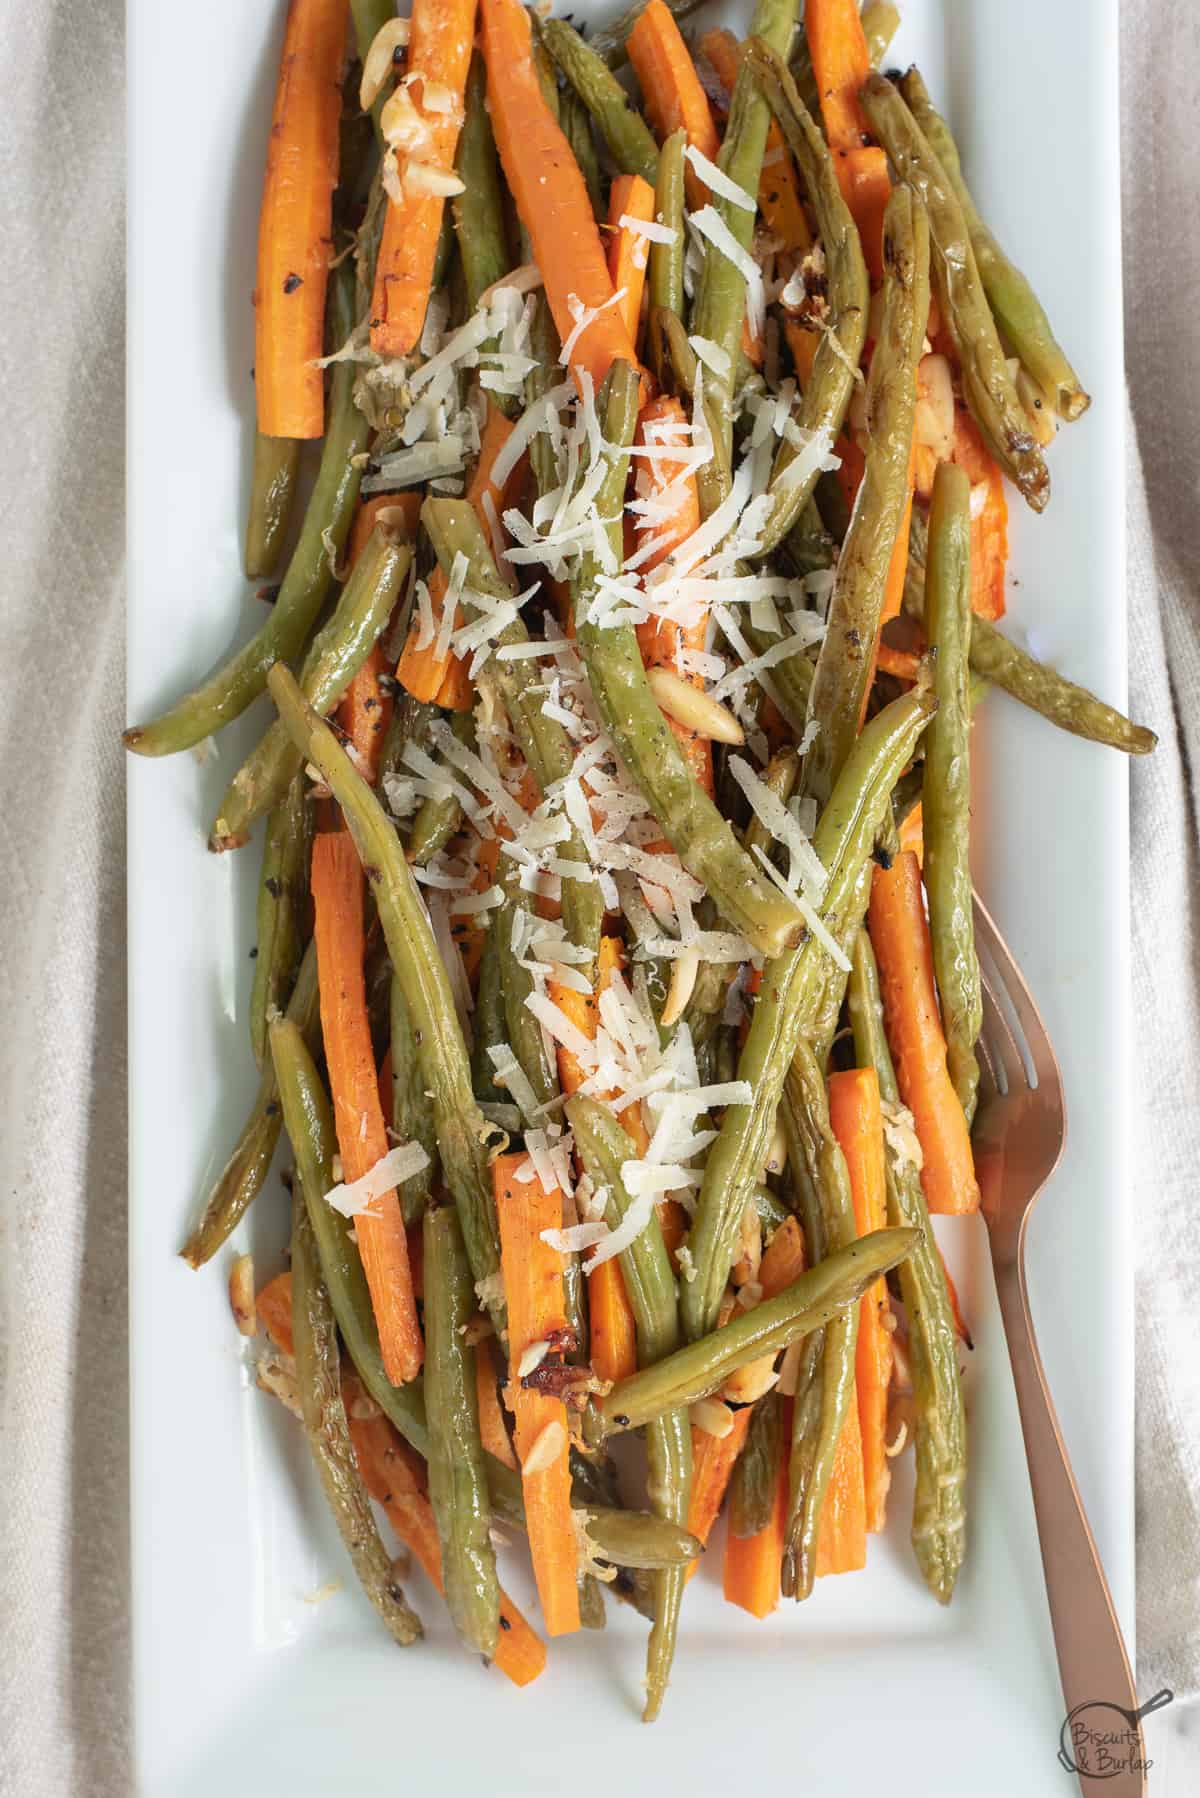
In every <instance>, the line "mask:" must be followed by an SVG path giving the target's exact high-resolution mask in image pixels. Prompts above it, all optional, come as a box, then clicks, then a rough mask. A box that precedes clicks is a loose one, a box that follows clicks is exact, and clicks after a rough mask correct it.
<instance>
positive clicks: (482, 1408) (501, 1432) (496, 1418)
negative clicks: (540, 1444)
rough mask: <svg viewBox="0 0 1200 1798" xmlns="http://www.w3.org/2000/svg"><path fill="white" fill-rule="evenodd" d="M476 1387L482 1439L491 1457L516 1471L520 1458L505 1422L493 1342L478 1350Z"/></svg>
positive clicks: (477, 1346) (476, 1357)
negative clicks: (493, 1355)
mask: <svg viewBox="0 0 1200 1798" xmlns="http://www.w3.org/2000/svg"><path fill="white" fill-rule="evenodd" d="M475 1387H476V1392H477V1395H478V1399H479V1439H480V1441H481V1442H482V1443H483V1446H484V1448H485V1449H486V1450H487V1452H488V1454H489V1455H495V1457H496V1459H497V1461H503V1463H504V1465H505V1466H506V1467H511V1468H512V1470H513V1472H514V1473H515V1472H516V1471H517V1457H516V1455H515V1454H514V1453H513V1445H512V1442H511V1441H510V1439H509V1434H508V1429H507V1427H506V1425H505V1422H504V1407H503V1405H502V1404H501V1403H500V1393H499V1391H498V1389H497V1386H496V1363H495V1361H494V1360H493V1359H492V1344H491V1339H490V1338H488V1337H485V1338H484V1340H483V1341H482V1342H480V1343H477V1344H476V1347H475Z"/></svg>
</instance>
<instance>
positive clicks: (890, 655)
mask: <svg viewBox="0 0 1200 1798" xmlns="http://www.w3.org/2000/svg"><path fill="white" fill-rule="evenodd" d="M875 666H876V667H877V668H878V669H879V671H880V673H881V674H894V675H895V677H896V679H897V680H906V681H915V680H916V678H917V676H918V674H919V673H920V671H921V658H920V656H918V655H917V654H915V652H914V651H913V650H911V649H893V648H892V646H891V644H890V643H881V644H880V645H879V649H878V652H877V654H876V657H875Z"/></svg>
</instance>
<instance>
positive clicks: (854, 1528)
mask: <svg viewBox="0 0 1200 1798" xmlns="http://www.w3.org/2000/svg"><path fill="white" fill-rule="evenodd" d="M866 1564H867V1507H866V1495H865V1489H864V1486H863V1450H862V1431H861V1430H860V1428H859V1423H858V1394H857V1392H851V1394H850V1397H849V1400H848V1402H847V1405H846V1415H845V1417H844V1418H843V1419H842V1428H841V1433H840V1435H839V1436H838V1439H837V1445H836V1447H835V1448H834V1451H833V1466H832V1468H831V1469H830V1474H829V1484H828V1486H827V1487H826V1488H825V1497H824V1499H823V1500H822V1503H821V1515H820V1518H819V1520H818V1523H817V1575H818V1577H821V1576H822V1575H824V1574H827V1573H856V1572H857V1571H858V1569H859V1568H860V1567H865V1566H866Z"/></svg>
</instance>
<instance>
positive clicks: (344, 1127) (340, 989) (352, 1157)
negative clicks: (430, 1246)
mask: <svg viewBox="0 0 1200 1798" xmlns="http://www.w3.org/2000/svg"><path fill="white" fill-rule="evenodd" d="M312 897H313V907H314V923H313V934H314V936H315V938H316V944H317V979H318V984H319V987H320V998H321V1034H322V1037H323V1040H324V1044H325V1060H326V1064H327V1066H328V1069H329V1084H330V1089H331V1092H332V1096H333V1115H334V1125H335V1128H336V1130H337V1138H338V1148H339V1149H340V1151H341V1158H342V1169H343V1177H344V1179H345V1180H347V1181H351V1180H357V1179H360V1178H361V1176H362V1175H363V1174H365V1173H367V1172H368V1171H369V1170H370V1169H371V1168H372V1167H374V1166H375V1163H376V1162H377V1161H380V1160H382V1158H383V1157H384V1156H385V1155H386V1154H387V1152H388V1139H387V1130H386V1128H385V1125H384V1121H383V1110H382V1107H381V1106H380V1103H379V1076H378V1074H377V1072H376V1068H375V1057H374V1054H373V1053H372V1049H371V1029H370V1025H369V1023H368V1021H367V1000H366V991H365V986H364V981H363V917H362V865H361V863H360V862H359V859H358V852H357V851H356V849H355V847H354V844H353V841H352V840H351V838H350V835H349V833H348V832H346V831H336V832H333V831H322V832H320V833H319V834H318V836H317V838H316V841H315V842H314V844H313V857H312ZM355 1229H356V1234H357V1237H358V1248H359V1253H360V1255H361V1256H362V1263H363V1272H364V1273H365V1274H366V1276H367V1285H368V1286H369V1288H370V1292H371V1307H372V1309H373V1311H374V1313H375V1321H376V1323H377V1324H378V1326H379V1345H380V1349H381V1351H382V1354H383V1364H384V1367H385V1369H386V1370H387V1376H388V1379H389V1380H391V1381H392V1382H393V1384H395V1385H398V1386H399V1385H403V1384H404V1383H405V1382H406V1381H408V1380H412V1379H415V1378H416V1376H417V1374H418V1373H419V1372H420V1370H421V1362H422V1359H423V1356H424V1347H423V1344H422V1341H421V1327H420V1324H419V1323H418V1322H417V1307H416V1301H415V1299H414V1297H413V1289H412V1275H411V1272H410V1270H409V1265H408V1240H407V1238H406V1236H405V1233H404V1220H403V1218H402V1217H401V1215H400V1201H399V1199H398V1198H397V1196H396V1193H395V1191H394V1190H393V1191H392V1192H388V1193H384V1194H383V1196H382V1197H381V1198H377V1199H376V1200H375V1201H374V1203H373V1205H372V1206H371V1208H370V1210H369V1211H364V1212H361V1213H360V1214H359V1216H358V1218H357V1220H356V1226H355Z"/></svg>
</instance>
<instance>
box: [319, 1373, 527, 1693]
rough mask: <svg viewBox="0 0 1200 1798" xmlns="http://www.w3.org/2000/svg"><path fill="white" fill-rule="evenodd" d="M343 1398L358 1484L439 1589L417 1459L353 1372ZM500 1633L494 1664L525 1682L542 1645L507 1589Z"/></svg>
mask: <svg viewBox="0 0 1200 1798" xmlns="http://www.w3.org/2000/svg"><path fill="white" fill-rule="evenodd" d="M342 1397H343V1399H344V1400H345V1404H346V1415H347V1417H348V1418H349V1420H350V1439H351V1441H352V1442H353V1443H354V1452H355V1454H356V1456H357V1457H358V1470H359V1472H360V1473H361V1474H362V1477H363V1484H364V1485H365V1486H366V1488H367V1491H368V1492H369V1493H370V1494H371V1497H372V1498H373V1499H374V1500H375V1501H376V1503H377V1504H379V1505H382V1507H383V1509H384V1511H385V1513H386V1515H387V1520H388V1522H389V1523H390V1524H391V1526H392V1528H393V1529H394V1530H395V1532H396V1534H397V1535H398V1536H399V1538H400V1540H401V1542H403V1543H404V1545H405V1547H407V1548H410V1549H411V1550H412V1552H413V1554H414V1555H415V1556H416V1557H417V1560H418V1561H419V1562H420V1563H421V1566H422V1568H423V1569H424V1571H425V1574H426V1577H427V1578H428V1579H429V1580H430V1581H431V1582H432V1584H433V1585H435V1586H436V1587H437V1589H438V1591H439V1592H441V1591H442V1589H443V1588H442V1547H441V1543H440V1542H439V1540H438V1533H437V1524H436V1523H435V1522H434V1516H433V1506H432V1505H431V1504H430V1502H429V1499H428V1497H427V1496H426V1482H425V1466H424V1463H423V1462H422V1460H421V1457H420V1456H419V1455H417V1454H415V1453H414V1452H413V1450H412V1449H411V1448H409V1446H408V1444H407V1443H406V1442H405V1441H404V1440H403V1439H402V1438H401V1437H400V1436H399V1435H398V1433H397V1432H396V1430H395V1429H394V1428H393V1426H392V1425H391V1424H390V1423H389V1422H388V1420H387V1418H386V1417H385V1416H384V1415H383V1413H382V1412H381V1411H380V1410H379V1408H378V1406H376V1405H375V1404H373V1402H372V1401H371V1400H370V1399H369V1398H367V1396H366V1393H365V1391H364V1390H363V1386H362V1383H361V1381H360V1380H359V1378H358V1375H357V1374H356V1373H354V1372H353V1371H352V1370H350V1369H347V1371H346V1372H345V1373H344V1374H343V1376H342ZM500 1616H501V1618H502V1619H503V1621H502V1623H501V1625H500V1635H499V1638H498V1640H497V1642H496V1665H497V1667H499V1669H500V1671H501V1672H502V1673H503V1674H504V1675H505V1676H506V1677H507V1678H508V1679H510V1680H511V1681H512V1683H513V1685H514V1686H527V1685H528V1684H529V1682H530V1681H531V1680H534V1679H536V1678H537V1676H538V1674H539V1673H541V1672H542V1671H543V1669H544V1668H545V1665H546V1645H545V1643H544V1642H543V1641H542V1639H541V1637H540V1636H539V1635H538V1634H537V1632H536V1631H535V1630H533V1629H532V1628H531V1627H530V1625H529V1624H528V1623H527V1622H526V1620H525V1618H524V1617H523V1616H522V1615H521V1613H520V1611H519V1610H518V1609H517V1607H516V1605H515V1604H514V1603H513V1601H512V1599H511V1598H510V1597H509V1596H508V1594H507V1592H504V1591H501V1593H500Z"/></svg>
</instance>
